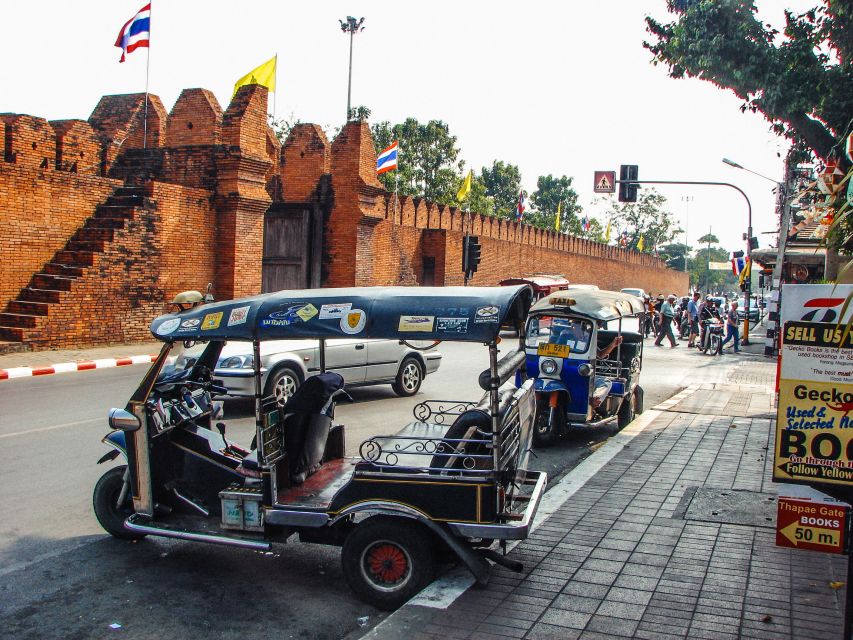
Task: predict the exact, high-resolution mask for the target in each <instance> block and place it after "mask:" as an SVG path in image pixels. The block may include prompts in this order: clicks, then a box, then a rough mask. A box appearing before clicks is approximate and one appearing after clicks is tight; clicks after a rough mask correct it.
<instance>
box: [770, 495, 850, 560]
mask: <svg viewBox="0 0 853 640" xmlns="http://www.w3.org/2000/svg"><path fill="white" fill-rule="evenodd" d="M849 509H850V507H849V505H846V504H845V503H843V502H837V501H835V500H832V499H831V498H828V497H827V499H826V500H825V501H822V500H814V499H809V498H805V499H802V498H793V497H789V496H783V495H780V496H779V502H778V506H777V509H776V546H778V547H794V548H797V549H809V550H811V551H823V552H824V553H844V548H845V543H846V540H845V539H844V538H845V535H844V534H845V531H846V530H847V514H848V511H849Z"/></svg>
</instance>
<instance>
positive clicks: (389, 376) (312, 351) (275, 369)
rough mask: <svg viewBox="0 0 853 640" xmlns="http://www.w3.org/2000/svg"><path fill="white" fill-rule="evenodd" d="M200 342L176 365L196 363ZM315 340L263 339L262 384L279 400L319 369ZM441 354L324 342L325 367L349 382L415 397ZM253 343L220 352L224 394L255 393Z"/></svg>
mask: <svg viewBox="0 0 853 640" xmlns="http://www.w3.org/2000/svg"><path fill="white" fill-rule="evenodd" d="M201 348H203V347H202V346H201V345H199V346H196V347H194V348H192V349H190V350H188V351H186V352H185V353H184V354H183V355H182V356H179V358H178V361H177V362H176V363H175V364H176V366H177V368H181V369H183V368H186V367H189V366H192V365H193V364H194V362H195V358H196V357H198V355H200V353H201V350H200V349H201ZM319 350H320V348H319V342H318V341H317V340H270V341H268V342H262V343H261V383H262V384H263V389H264V390H263V393H264V396H265V397H268V396H272V395H274V396H275V397H276V400H277V401H278V403H279V405H284V403H285V402H286V401H287V399H288V398H289V397H290V396H291V394H293V392H294V391H296V389H297V388H298V387H299V385H300V384H302V382H303V381H304V380H305V378H307V377H309V376H312V375H314V374H316V373H319V372H320V360H319ZM440 364H441V353H440V352H439V351H436V350H434V349H431V350H427V351H419V350H415V349H412V348H410V347H408V346H406V345H405V344H402V343H401V342H400V341H398V340H367V339H356V338H341V339H334V340H327V341H326V370H327V371H335V372H337V373H339V374H341V375H342V376H343V378H344V382H345V383H346V385H347V386H348V387H354V386H361V385H373V384H388V383H390V384H391V388H392V389H393V390H394V392H395V393H396V394H397V395H400V396H412V395H415V394H416V393H417V392H418V390H419V389H420V388H421V384H422V383H423V380H424V378H425V377H426V376H427V375H428V374H430V373H434V372H435V371H437V370H438V367H439V365H440ZM253 367H254V356H253V355H252V343H250V342H228V343H226V344H225V346H224V347H223V348H222V352H221V353H220V354H219V360H218V362H217V364H216V369H215V370H214V376H215V377H216V379H217V380H220V381H221V382H222V384H223V385H224V386H225V387H226V388H227V389H228V394H227V395H226V396H225V397H233V398H243V397H253V396H254V395H255V389H254V379H253V373H252V369H253Z"/></svg>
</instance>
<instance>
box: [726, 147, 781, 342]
mask: <svg viewBox="0 0 853 640" xmlns="http://www.w3.org/2000/svg"><path fill="white" fill-rule="evenodd" d="M723 162H724V163H725V164H727V165H729V166H730V167H734V168H735V169H740V170H741V171H746V172H748V173H751V174H753V175H756V176H758V177H759V178H764V179H765V180H769V181H770V182H772V183H773V184H775V185H777V186H778V185H779V183H778V182H776V180H774V179H773V178H768V177H767V176H765V175H763V174H761V173H758V172H757V171H753V170H752V169H747V168H746V167H744V166H743V165H741V164H738V163H737V162H735V161H734V160H730V159H729V158H723ZM747 224H748V226H747V231H746V257H747V259H748V260H749V280H748V281H747V282H749V283H750V286H749V287H746V286H745V287H744V289H743V296H744V298H743V300H744V305H743V306H744V319H743V322H744V325H743V326H744V331H743V334H744V340H743V343H744V344H749V343H748V342H747V340H748V339H749V302H750V293H751V292H752V209H751V208H750V210H749V222H748V223H747Z"/></svg>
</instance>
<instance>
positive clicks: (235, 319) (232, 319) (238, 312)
mask: <svg viewBox="0 0 853 640" xmlns="http://www.w3.org/2000/svg"><path fill="white" fill-rule="evenodd" d="M250 308H251V307H249V306H246V307H236V308H234V309H231V315H229V316H228V326H229V327H235V326H237V325H238V324H246V320H247V319H248V317H249V309H250Z"/></svg>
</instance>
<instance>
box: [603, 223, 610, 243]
mask: <svg viewBox="0 0 853 640" xmlns="http://www.w3.org/2000/svg"><path fill="white" fill-rule="evenodd" d="M604 241H605V242H610V220H608V221H607V229H605V231H604Z"/></svg>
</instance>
